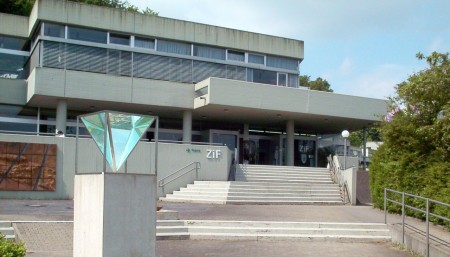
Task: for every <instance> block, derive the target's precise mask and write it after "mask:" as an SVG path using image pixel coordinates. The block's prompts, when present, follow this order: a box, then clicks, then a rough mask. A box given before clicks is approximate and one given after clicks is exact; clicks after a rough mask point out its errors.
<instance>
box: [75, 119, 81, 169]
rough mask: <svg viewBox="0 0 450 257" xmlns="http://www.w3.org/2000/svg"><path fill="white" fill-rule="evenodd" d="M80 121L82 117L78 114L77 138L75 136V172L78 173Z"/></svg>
mask: <svg viewBox="0 0 450 257" xmlns="http://www.w3.org/2000/svg"><path fill="white" fill-rule="evenodd" d="M79 121H80V117H78V116H77V129H76V132H75V133H76V138H75V174H78V137H79V133H80V129H79V127H78V122H79Z"/></svg>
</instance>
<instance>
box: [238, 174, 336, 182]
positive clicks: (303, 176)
mask: <svg viewBox="0 0 450 257" xmlns="http://www.w3.org/2000/svg"><path fill="white" fill-rule="evenodd" d="M236 177H247V178H249V177H253V178H286V179H318V180H321V179H331V177H330V175H327V176H310V175H303V174H295V175H292V174H291V175H285V174H272V173H270V174H261V173H236Z"/></svg>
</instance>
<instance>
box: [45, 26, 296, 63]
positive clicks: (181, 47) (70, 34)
mask: <svg viewBox="0 0 450 257" xmlns="http://www.w3.org/2000/svg"><path fill="white" fill-rule="evenodd" d="M43 26H44V27H43V33H44V35H45V36H50V37H59V38H66V39H73V40H81V41H87V42H94V43H102V44H115V45H122V46H130V47H137V48H145V49H150V50H155V51H159V52H165V53H172V54H179V55H189V56H198V57H203V58H208V59H215V60H227V61H234V62H243V63H252V64H259V65H265V66H267V67H273V68H281V69H287V70H293V71H298V65H299V60H297V59H294V58H287V57H280V56H272V55H262V54H256V53H247V52H244V51H236V50H229V49H224V48H220V47H213V46H206V45H197V44H191V43H185V42H179V41H172V40H164V39H154V38H145V37H139V36H131V35H124V34H117V33H113V32H107V31H101V30H94V29H88V28H81V27H74V26H65V25H60V24H54V23H44V24H43Z"/></svg>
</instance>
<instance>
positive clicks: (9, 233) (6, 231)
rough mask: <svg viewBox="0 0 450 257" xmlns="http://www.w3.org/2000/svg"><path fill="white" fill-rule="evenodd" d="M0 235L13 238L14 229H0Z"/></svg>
mask: <svg viewBox="0 0 450 257" xmlns="http://www.w3.org/2000/svg"><path fill="white" fill-rule="evenodd" d="M0 233H2V234H3V235H5V236H14V228H12V227H9V228H5V227H3V228H0Z"/></svg>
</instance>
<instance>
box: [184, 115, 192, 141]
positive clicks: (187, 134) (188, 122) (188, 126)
mask: <svg viewBox="0 0 450 257" xmlns="http://www.w3.org/2000/svg"><path fill="white" fill-rule="evenodd" d="M183 141H184V142H189V143H190V142H191V141H192V111H184V112H183Z"/></svg>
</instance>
